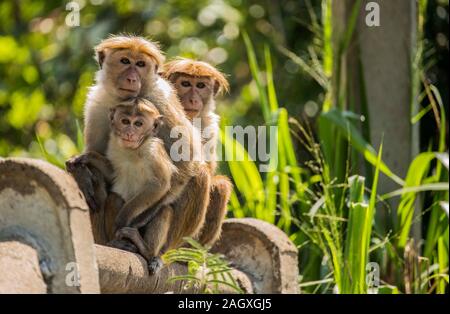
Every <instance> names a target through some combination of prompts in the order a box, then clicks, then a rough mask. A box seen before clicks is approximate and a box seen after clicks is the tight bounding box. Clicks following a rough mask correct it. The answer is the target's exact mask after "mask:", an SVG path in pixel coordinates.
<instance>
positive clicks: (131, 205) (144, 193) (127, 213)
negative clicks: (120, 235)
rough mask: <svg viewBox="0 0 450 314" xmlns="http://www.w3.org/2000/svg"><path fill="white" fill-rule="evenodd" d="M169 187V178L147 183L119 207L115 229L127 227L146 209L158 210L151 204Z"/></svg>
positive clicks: (146, 210)
mask: <svg viewBox="0 0 450 314" xmlns="http://www.w3.org/2000/svg"><path fill="white" fill-rule="evenodd" d="M169 189H170V180H165V179H163V180H158V181H153V182H151V183H149V184H147V185H146V186H145V187H144V188H143V189H142V190H141V192H139V193H138V194H136V195H135V196H134V197H133V198H132V199H130V200H129V201H128V202H126V203H125V204H124V205H123V207H122V208H121V209H120V211H119V213H118V215H117V217H116V220H115V230H119V229H121V228H123V227H127V226H129V225H130V223H131V222H132V221H133V219H134V218H136V217H137V216H139V215H143V213H144V212H145V213H147V212H148V211H152V210H156V211H157V210H158V208H159V207H158V208H155V209H154V208H153V206H154V205H155V204H156V203H157V202H158V201H159V200H160V199H162V198H163V197H164V195H166V194H167V192H168V191H169Z"/></svg>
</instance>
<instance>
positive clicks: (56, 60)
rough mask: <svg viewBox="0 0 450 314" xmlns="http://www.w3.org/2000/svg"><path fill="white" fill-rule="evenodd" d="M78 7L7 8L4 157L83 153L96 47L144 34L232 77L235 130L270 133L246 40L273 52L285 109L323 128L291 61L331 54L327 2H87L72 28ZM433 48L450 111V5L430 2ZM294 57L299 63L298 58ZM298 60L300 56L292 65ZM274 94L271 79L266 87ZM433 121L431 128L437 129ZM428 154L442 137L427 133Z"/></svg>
mask: <svg viewBox="0 0 450 314" xmlns="http://www.w3.org/2000/svg"><path fill="white" fill-rule="evenodd" d="M69 2H70V1H38V0H22V1H15V0H4V1H1V3H0V20H1V23H0V77H1V79H0V156H31V157H42V153H41V149H40V148H39V144H38V141H37V139H36V134H37V135H38V136H39V137H40V138H41V140H42V143H43V145H44V147H45V148H46V149H47V150H48V152H50V153H52V154H56V155H58V156H59V157H60V159H61V160H64V159H66V158H67V157H69V156H71V155H73V154H75V153H76V152H77V145H76V144H75V142H76V136H77V129H76V121H77V120H78V121H79V122H80V123H82V114H83V104H84V101H85V96H86V93H87V87H88V86H90V85H91V84H92V83H93V74H94V72H95V70H96V69H97V65H96V64H95V61H94V59H93V50H92V48H93V46H94V45H95V44H97V43H98V42H99V41H100V40H101V39H103V38H105V37H106V36H108V35H109V34H116V33H121V32H125V33H134V34H139V35H144V36H149V37H151V38H153V39H154V40H157V41H159V42H160V43H161V45H162V48H163V50H164V51H165V52H166V54H167V57H168V58H171V57H174V56H177V55H181V56H186V57H193V58H198V59H203V60H207V61H209V62H212V63H213V64H216V65H217V66H218V67H219V68H220V69H222V70H223V71H224V72H225V73H227V74H228V75H229V79H230V83H231V87H232V92H231V96H230V97H226V99H225V98H224V100H223V101H222V102H221V104H223V105H222V106H219V111H220V113H221V114H222V116H224V117H225V118H226V120H227V121H228V122H229V123H230V124H240V125H248V124H261V123H262V122H263V117H262V116H261V114H260V112H259V106H258V91H257V86H256V84H255V83H254V81H253V80H252V79H251V73H250V69H249V65H248V63H247V60H246V57H245V55H246V50H245V45H244V42H243V40H242V32H243V31H244V30H245V31H247V32H248V34H249V37H250V40H251V41H252V42H253V43H254V45H255V49H257V51H258V53H259V52H261V51H262V49H263V45H262V44H263V43H265V44H268V45H269V47H270V49H271V51H272V58H273V73H274V81H275V85H276V88H277V95H278V97H279V99H282V103H281V104H280V105H281V106H282V107H285V108H287V109H288V111H289V113H290V115H291V116H294V117H302V116H304V117H306V118H308V119H315V118H316V117H317V115H318V113H319V111H320V106H321V105H320V104H322V103H323V101H324V99H323V98H324V96H325V93H324V92H323V89H322V88H321V86H320V84H319V83H320V82H317V80H315V79H314V78H312V77H311V76H310V75H309V74H308V73H305V69H304V68H302V67H301V65H299V64H298V62H296V59H295V58H289V57H287V56H286V55H289V52H294V53H295V54H296V55H297V56H299V57H302V58H305V59H307V58H309V51H311V49H312V48H315V47H318V46H321V45H322V43H321V42H320V41H321V39H320V38H318V37H317V34H315V33H314V24H315V23H317V21H314V19H313V18H312V17H313V16H314V15H312V14H311V12H312V13H315V14H316V17H317V18H319V19H320V12H321V3H322V2H321V1H319V0H302V1H294V0H282V1H262V0H197V1H183V0H170V1H162V0H135V1H128V0H117V1H116V0H77V1H75V2H76V3H77V4H78V7H79V9H80V26H75V27H71V26H68V25H67V23H66V19H68V15H70V13H71V11H70V10H68V7H66V6H68V3H69ZM428 11H429V12H428V13H427V14H428V15H430V16H431V17H432V18H429V19H427V26H426V34H425V36H426V38H425V39H426V44H427V51H432V54H430V55H433V57H432V59H431V58H430V62H429V71H428V73H429V78H430V79H431V80H432V83H433V84H435V85H437V87H438V89H439V90H440V91H441V94H442V95H443V97H444V103H448V98H447V94H448V93H447V91H448V76H447V73H446V72H445V70H443V69H446V68H447V67H448V57H446V55H447V54H448V38H447V37H448V31H447V30H446V28H447V27H448V2H447V3H446V1H429V5H428ZM292 55H293V54H292ZM292 55H291V56H292ZM262 82H263V84H265V78H264V77H262ZM433 119H434V118H433V115H432V113H431V112H429V113H428V114H427V115H425V117H423V119H422V122H425V124H426V123H427V121H428V123H429V124H430V125H434V121H433ZM422 133H423V134H424V135H425V136H424V137H423V138H422V143H423V147H425V148H426V147H427V146H428V145H429V142H430V139H431V138H433V137H435V134H433V131H432V130H430V128H427V127H426V125H425V127H423V128H422Z"/></svg>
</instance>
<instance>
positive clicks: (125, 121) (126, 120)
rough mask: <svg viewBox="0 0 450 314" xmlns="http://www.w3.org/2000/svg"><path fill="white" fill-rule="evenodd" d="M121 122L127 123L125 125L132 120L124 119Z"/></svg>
mask: <svg viewBox="0 0 450 314" xmlns="http://www.w3.org/2000/svg"><path fill="white" fill-rule="evenodd" d="M121 122H122V124H125V125H128V124H130V120H128V119H122V120H121Z"/></svg>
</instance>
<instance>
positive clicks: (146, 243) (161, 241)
mask: <svg viewBox="0 0 450 314" xmlns="http://www.w3.org/2000/svg"><path fill="white" fill-rule="evenodd" d="M172 218H173V209H172V207H170V206H165V207H163V208H161V210H160V211H159V212H158V214H157V215H156V216H155V217H154V218H153V219H152V220H151V221H150V222H149V223H148V224H147V225H146V226H145V227H144V237H142V236H141V234H140V232H139V230H138V229H137V228H133V227H123V228H121V229H119V230H117V232H116V238H117V239H118V240H128V241H130V242H131V243H133V244H134V245H135V246H136V248H137V250H138V252H139V253H140V254H141V255H142V256H143V257H144V258H145V260H146V261H147V263H148V270H149V273H150V274H155V273H157V272H158V271H159V269H160V268H161V267H162V265H163V263H162V260H161V254H162V253H164V252H163V247H164V246H165V244H166V241H167V235H168V233H169V229H170V227H171V224H172Z"/></svg>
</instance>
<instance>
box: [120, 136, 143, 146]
mask: <svg viewBox="0 0 450 314" xmlns="http://www.w3.org/2000/svg"><path fill="white" fill-rule="evenodd" d="M120 140H121V141H122V145H123V146H124V147H126V148H131V149H135V148H137V147H139V141H135V140H129V139H126V138H123V137H121V138H120Z"/></svg>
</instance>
